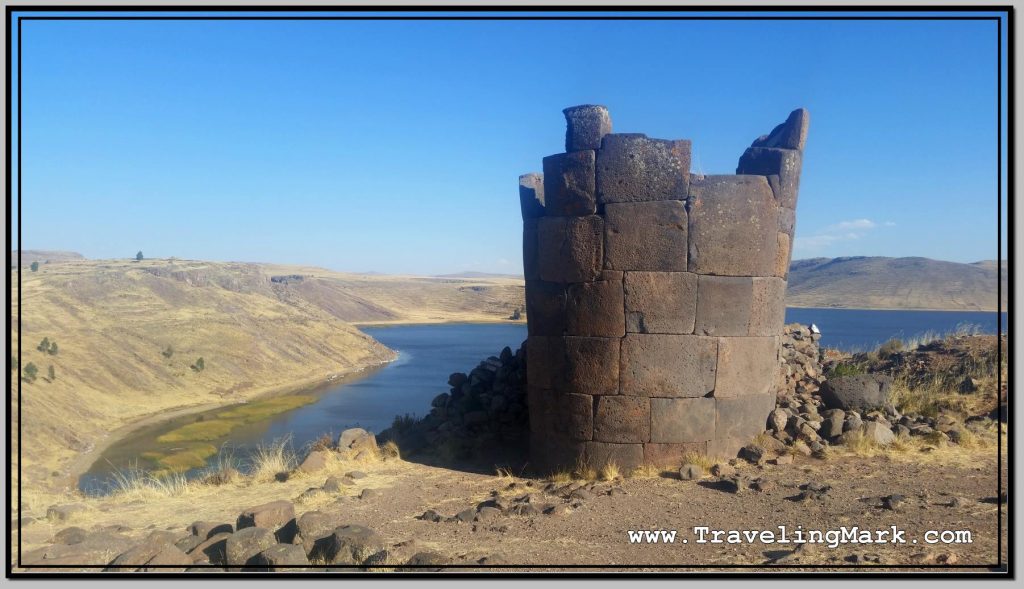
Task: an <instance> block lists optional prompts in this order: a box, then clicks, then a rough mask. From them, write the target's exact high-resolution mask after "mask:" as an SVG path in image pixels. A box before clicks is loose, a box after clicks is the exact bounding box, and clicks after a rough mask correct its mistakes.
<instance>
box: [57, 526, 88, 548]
mask: <svg viewBox="0 0 1024 589" xmlns="http://www.w3.org/2000/svg"><path fill="white" fill-rule="evenodd" d="M88 536H89V532H87V531H85V530H84V529H82V528H79V527H75V526H72V527H70V528H64V529H63V530H61V531H59V532H57V533H56V534H54V535H53V538H51V539H50V544H67V545H71V544H78V543H80V542H83V541H84V540H85V539H86V538H87V537H88Z"/></svg>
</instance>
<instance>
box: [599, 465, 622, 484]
mask: <svg viewBox="0 0 1024 589" xmlns="http://www.w3.org/2000/svg"><path fill="white" fill-rule="evenodd" d="M598 474H599V475H600V476H601V480H602V481H614V480H615V479H617V478H619V477H620V476H622V473H621V472H620V471H619V465H618V464H616V463H615V462H607V463H605V465H604V466H602V467H601V471H600V472H599V473H598Z"/></svg>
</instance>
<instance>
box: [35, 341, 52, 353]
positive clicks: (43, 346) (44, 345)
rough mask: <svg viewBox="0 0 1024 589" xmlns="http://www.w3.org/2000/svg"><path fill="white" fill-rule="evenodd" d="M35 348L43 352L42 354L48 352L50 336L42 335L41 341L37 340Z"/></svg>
mask: <svg viewBox="0 0 1024 589" xmlns="http://www.w3.org/2000/svg"><path fill="white" fill-rule="evenodd" d="M36 349H37V350H39V351H40V352H42V353H44V354H45V353H46V352H49V351H50V338H48V337H44V338H43V341H41V342H39V345H38V346H36Z"/></svg>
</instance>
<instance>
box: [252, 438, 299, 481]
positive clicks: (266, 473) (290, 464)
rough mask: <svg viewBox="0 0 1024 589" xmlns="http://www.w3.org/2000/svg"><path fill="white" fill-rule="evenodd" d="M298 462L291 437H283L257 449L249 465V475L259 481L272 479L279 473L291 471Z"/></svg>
mask: <svg viewBox="0 0 1024 589" xmlns="http://www.w3.org/2000/svg"><path fill="white" fill-rule="evenodd" d="M297 462H298V460H297V458H296V456H295V452H294V451H293V450H292V448H291V438H290V437H285V438H281V439H278V440H275V441H274V442H272V443H270V444H266V445H260V446H259V447H258V448H257V449H256V452H255V453H254V454H253V456H252V458H251V463H250V465H249V477H250V478H251V479H252V480H253V481H254V482H257V483H263V482H267V481H272V480H274V478H275V477H276V476H277V475H278V474H279V473H283V472H291V471H292V469H294V468H295V466H296V463H297Z"/></svg>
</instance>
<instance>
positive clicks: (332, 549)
mask: <svg viewBox="0 0 1024 589" xmlns="http://www.w3.org/2000/svg"><path fill="white" fill-rule="evenodd" d="M383 549H384V540H383V539H382V538H381V537H380V536H379V535H378V534H377V533H376V532H374V531H373V530H371V529H370V528H367V527H364V526H359V525H346V526H340V527H338V528H336V529H335V530H334V533H333V534H331V536H330V537H329V538H328V540H327V543H326V554H325V555H326V557H327V559H328V560H329V562H330V563H332V564H363V561H365V560H366V559H367V558H369V557H370V556H371V555H373V554H375V553H376V552H379V551H380V550H383Z"/></svg>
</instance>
